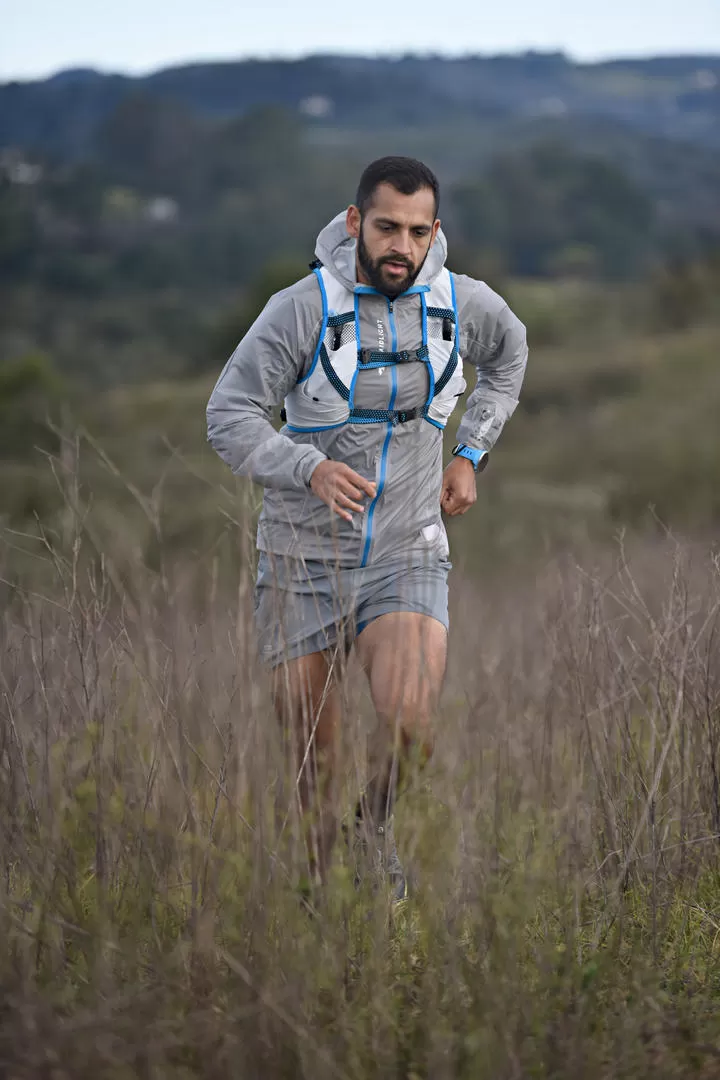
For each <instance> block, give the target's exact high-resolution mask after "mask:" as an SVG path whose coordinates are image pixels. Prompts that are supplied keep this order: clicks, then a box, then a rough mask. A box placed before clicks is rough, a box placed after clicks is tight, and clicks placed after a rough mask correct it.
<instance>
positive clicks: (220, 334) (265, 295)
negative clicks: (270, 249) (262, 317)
mask: <svg viewBox="0 0 720 1080" xmlns="http://www.w3.org/2000/svg"><path fill="white" fill-rule="evenodd" d="M309 273H310V269H309V267H308V264H307V263H305V264H303V263H301V262H300V261H299V260H297V259H294V258H286V259H277V260H275V261H273V262H271V263H268V265H267V266H266V267H265V269H264V270H263V271H262V273H261V274H260V276H259V277H258V278H257V280H256V281H255V282H254V283H253V284H252V286H251V287H250V288H249V289H248V291H247V292H246V294H245V296H244V297H243V300H242V302H241V303H240V304H238V305H237V306H233V307H232V308H231V309H230V310H229V311H227V312H226V313H225V314H224V315H223V316H222V317H221V318H220V320H219V321H218V323H217V325H216V326H215V327H214V328H213V329H212V331H211V333H210V336H209V340H208V347H207V351H206V354H205V356H204V357H203V358H202V359H201V360H199V361H198V363H197V364H196V368H197V369H201V368H211V369H213V370H214V369H217V370H218V371H219V370H220V368H221V367H222V366H223V364H224V363H225V361H226V360H227V359H228V357H229V356H230V355H231V354H232V353H233V352H234V350H235V348H236V347H237V345H238V342H239V341H241V339H242V338H243V337H244V336H245V334H246V333H247V331H248V330H249V329H250V327H251V326H252V324H253V323H254V322H255V319H257V317H258V315H259V314H260V312H261V311H262V310H263V308H264V307H265V305H266V304H267V302H268V300H269V299H270V297H271V296H274V295H275V293H277V292H280V291H281V290H282V289H287V288H288V286H290V285H292V284H294V282H296V281H299V280H300V279H301V278H303V277H305V276H306V274H309Z"/></svg>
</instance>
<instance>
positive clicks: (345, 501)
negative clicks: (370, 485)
mask: <svg viewBox="0 0 720 1080" xmlns="http://www.w3.org/2000/svg"><path fill="white" fill-rule="evenodd" d="M335 501H336V502H337V503H338V504H339V505H340V506H346V507H347V509H348V510H354V511H355V512H356V513H358V514H364V513H365V507H364V506H363V505H362V503H358V502H353V500H352V499H351V498H350V497H349V496H348V495H345V494H344V493H343V492H342V491H341V492H340V493H339V494H338V495H336V496H335Z"/></svg>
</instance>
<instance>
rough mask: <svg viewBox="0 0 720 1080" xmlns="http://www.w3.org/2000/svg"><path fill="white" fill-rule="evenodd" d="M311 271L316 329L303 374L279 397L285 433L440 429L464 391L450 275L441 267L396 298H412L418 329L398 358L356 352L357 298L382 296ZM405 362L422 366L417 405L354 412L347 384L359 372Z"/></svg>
mask: <svg viewBox="0 0 720 1080" xmlns="http://www.w3.org/2000/svg"><path fill="white" fill-rule="evenodd" d="M313 272H314V274H315V276H316V277H317V280H318V285H319V286H320V292H321V294H322V306H323V316H322V326H321V328H320V337H319V340H318V344H317V348H316V350H315V354H314V356H313V361H312V364H311V366H310V370H309V371H308V372H307V374H306V375H304V376H303V378H302V379H300V380H299V381H298V382H297V383H296V385H295V386H294V387H293V389H292V390H291V391H290V393H289V394H288V395H287V397H286V398H285V409H284V413H285V418H286V421H287V426H288V428H289V430H290V431H303V432H307V431H326V430H327V429H328V428H335V427H341V426H343V425H344V424H381V423H390V424H393V425H395V424H403V423H406V422H407V421H408V420H415V419H418V418H421V419H424V420H427V421H428V423H430V424H433V425H434V426H435V427H438V428H441V429H442V428H444V427H445V424H446V423H447V420H448V417H449V416H450V414H451V412H452V411H453V409H454V408H455V405H456V403H457V399H458V397H459V396H460V395H461V394H462V393H463V391H464V390H465V386H466V383H465V379H464V378H463V374H462V360H461V358H460V353H459V349H458V343H459V327H458V317H457V307H456V304H455V285H454V282H453V277H452V274H451V273H450V271H449V270H446V269H445V268H444V267H443V269H442V270H441V271H440V273H439V275H438V277H437V278H436V279H435V280H434V281H433V283H432V285H413V286H412V287H411V288H409V289H407V290H406V291H405V292H404V293H401V294H400V295H401V296H408V295H410V294H413V293H417V294H418V295H419V297H420V311H419V314H420V318H421V327H422V344H421V345H420V348H418V349H416V350H414V351H402V352H382V351H376V350H371V349H363V348H362V347H361V341H360V299H361V297H362V296H364V295H372V296H381V295H383V294H381V293H378V292H377V290H375V289H373V288H371V287H370V286H369V285H356V286H355V289H354V291H352V292H351V291H350V290H349V289H348V288H347V287H346V286H345V285H343V284H342V283H341V282H339V281H338V280H337V278H335V277H333V275H332V274H331V273H330V272H329V271H328V270H327V269H326V268H325V267H323V266H315V267H314V268H313ZM385 299H387V298H385ZM393 303H394V301H393ZM390 311H391V312H392V307H390ZM393 337H394V334H393ZM393 343H394V342H393ZM413 359H415V360H419V361H421V362H422V363H423V364H425V367H426V368H427V373H428V382H429V390H428V396H427V399H426V400H425V402H424V404H423V405H420V406H418V407H417V408H414V409H406V410H398V409H393V408H392V404H393V399H392V398H391V400H390V402H389V407H388V408H387V409H357V408H355V403H354V397H355V393H354V392H355V382H356V379H357V376H358V374H359V373H360V372H361V371H369V370H371V369H373V368H380V367H383V368H385V367H391V366H393V365H395V364H401V363H405V362H407V361H409V360H413Z"/></svg>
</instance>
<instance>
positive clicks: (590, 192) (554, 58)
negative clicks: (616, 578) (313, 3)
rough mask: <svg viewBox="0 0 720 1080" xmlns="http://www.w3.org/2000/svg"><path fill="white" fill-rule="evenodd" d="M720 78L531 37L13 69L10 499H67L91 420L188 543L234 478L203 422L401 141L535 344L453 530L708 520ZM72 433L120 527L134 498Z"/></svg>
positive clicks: (501, 531) (719, 227) (538, 543)
mask: <svg viewBox="0 0 720 1080" xmlns="http://www.w3.org/2000/svg"><path fill="white" fill-rule="evenodd" d="M719 86H720V59H718V58H708V57H704V58H693V57H686V58H676V59H675V60H646V61H637V62H625V63H619V62H618V63H605V64H596V65H580V64H575V63H573V62H571V61H570V60H568V59H567V58H566V57H564V56H563V55H561V54H557V55H555V54H549V55H541V54H532V53H531V54H527V55H525V56H517V57H505V58H502V57H499V58H494V59H493V58H485V59H480V58H475V59H473V58H468V59H458V60H447V59H440V58H432V57H428V58H425V59H420V58H413V57H406V58H404V59H400V60H395V61H393V60H371V59H365V60H363V59H358V58H354V59H352V58H350V59H348V58H345V59H342V60H341V59H338V58H332V57H324V58H321V57H316V58H309V59H306V60H302V61H292V62H291V61H285V62H280V61H278V62H275V61H273V62H270V61H268V62H259V61H246V62H242V63H237V64H205V65H194V66H188V67H185V68H177V69H172V70H168V71H165V72H159V73H157V74H155V75H152V76H148V77H146V78H140V79H129V78H124V77H121V76H103V75H99V74H97V73H95V72H90V71H73V72H65V73H62V74H61V75H59V76H56V77H54V78H52V79H48V80H45V81H42V82H35V83H22V84H21V83H8V84H5V85H2V86H0V290H1V292H0V458H1V460H2V473H3V483H2V486H1V488H0V521H2V522H4V523H5V524H6V525H10V526H11V527H12V528H18V527H20V526H22V527H23V528H24V527H26V526H27V524H28V523H29V522H32V520H33V519H34V518H37V517H40V518H42V519H44V520H52V519H53V515H54V514H55V513H56V512H58V511H59V508H60V506H61V503H62V499H61V496H60V492H59V489H58V485H57V484H56V483H55V481H54V479H53V476H52V471H51V469H50V468H49V467H48V463H47V454H48V453H54V452H56V451H57V450H58V447H59V446H60V433H61V432H64V433H65V434H66V435H67V434H69V433H70V432H72V431H75V430H76V429H77V428H78V427H81V428H83V429H84V430H86V431H87V433H88V435H89V437H90V438H91V440H92V441H93V442H95V441H97V445H99V446H100V447H101V449H103V450H104V452H106V453H107V454H108V455H110V457H111V458H112V461H113V466H114V468H116V469H117V470H118V471H119V472H121V473H122V475H123V476H124V477H126V478H127V479H128V480H129V481H130V482H131V483H132V484H133V485H136V486H137V488H138V490H139V491H142V492H147V491H151V490H154V489H155V486H156V485H157V483H158V481H159V478H160V477H162V478H163V484H164V487H163V493H164V496H165V509H164V511H163V513H164V514H165V515H166V517H167V519H168V520H167V528H168V529H169V531H170V533H172V534H173V535H177V537H178V543H180V544H181V545H182V544H184V545H189V546H190V547H192V545H193V544H197V543H208V542H212V535H210V534H209V533H208V529H209V525H208V520H209V517H210V518H212V517H213V513H211V511H214V510H217V495H213V494H211V492H212V490H213V485H215V484H217V483H219V482H222V483H223V484H225V485H226V486H227V485H230V487H232V481H231V478H230V477H229V475H228V474H227V473H226V471H225V470H224V467H223V466H222V465H221V464H220V463H219V462H218V461H216V460H215V459H214V457H213V455H212V453H211V452H210V451H209V450H208V448H207V447H206V445H205V432H204V406H205V402H206V399H207V396H208V394H209V392H210V389H211V387H212V384H213V381H214V379H215V378H216V376H217V374H218V373H219V371H220V370H221V368H222V366H223V364H224V363H225V361H226V359H227V357H228V355H229V354H230V352H231V351H232V350H233V348H234V347H235V345H236V344H237V342H238V340H239V339H240V338H241V337H242V335H243V333H244V332H245V330H246V329H247V327H248V326H249V325H250V323H251V322H252V320H253V319H254V317H255V316H256V315H257V313H258V312H259V310H260V309H261V308H262V306H263V304H264V303H265V301H266V299H267V298H268V296H269V295H271V294H272V293H273V292H274V291H276V290H277V289H279V288H282V287H284V286H285V285H287V284H289V283H290V282H292V281H293V280H296V279H297V278H298V277H299V276H301V275H302V274H304V273H306V272H307V263H308V261H309V260H310V259H311V258H312V256H313V248H314V240H315V236H316V234H317V232H318V231H319V229H320V228H321V227H322V226H323V225H324V224H325V222H326V221H327V220H329V219H330V217H331V216H333V215H334V214H335V213H337V212H338V210H340V209H341V208H343V207H344V206H345V205H347V203H348V202H349V201H351V199H352V197H353V192H354V188H355V184H356V181H357V177H358V175H359V173H360V171H361V169H362V167H363V166H364V164H366V163H367V161H368V160H370V159H371V158H373V157H374V156H377V155H379V154H381V153H386V152H397V153H409V154H415V155H417V156H420V157H422V158H423V159H424V160H426V161H427V162H428V163H429V164H430V165H431V166H432V167H433V168H434V169H435V170H436V171H437V173H438V175H439V177H440V180H441V184H442V189H443V204H442V210H441V213H442V218H443V225H444V228H445V230H446V232H447V235H448V238H449V243H450V251H451V260H450V262H451V266H452V268H453V269H456V270H458V271H465V272H468V273H471V274H473V275H475V276H477V277H480V278H483V279H485V280H487V281H488V282H489V283H490V284H491V285H493V286H494V287H496V288H497V289H498V290H499V291H501V292H502V293H503V295H505V296H506V297H507V299H508V300H509V302H510V303H511V305H512V306H513V307H514V308H515V310H516V311H517V312H518V314H519V315H520V316H521V318H523V320H524V321H525V322H526V323H527V326H528V334H529V341H530V345H531V350H532V357H531V363H530V367H529V371H528V377H527V382H526V386H525V390H524V395H523V399H522V405H521V409H520V411H519V413H518V415H517V417H516V418H515V419H514V420H513V422H512V424H511V425H510V427H509V429H508V431H507V433H506V435H505V436H504V439H503V442H502V451H501V452H500V453H498V455H497V456H496V458H495V461H494V464H493V468H492V469H491V470H490V471H489V472H488V473H487V474H486V475H485V477H484V478H483V482H482V503H481V512H479V513H476V514H474V515H472V519H471V521H470V522H463V523H462V524H460V525H457V526H455V523H454V527H455V532H456V540H455V544H456V550H457V551H458V553H459V554H460V555H461V557H464V556H465V555H472V554H473V552H474V551H475V550H476V549H477V548H478V547H481V548H484V549H485V550H489V551H491V552H492V554H493V555H495V556H499V555H505V554H510V555H512V554H513V553H515V552H517V553H519V554H520V555H521V556H522V557H525V556H526V554H527V552H528V551H538V550H539V551H545V550H547V549H548V547H553V546H554V545H556V544H557V543H566V542H571V543H574V542H576V541H578V540H584V539H585V538H588V537H589V538H591V539H593V538H597V537H603V536H605V537H606V536H608V535H610V534H612V533H613V532H615V531H617V529H618V528H619V527H622V526H625V525H631V526H633V527H637V528H642V527H646V526H649V527H650V528H653V529H655V528H657V527H658V521H661V522H663V523H664V524H667V525H669V526H671V527H673V528H676V529H680V530H682V531H687V532H695V533H697V532H699V533H701V534H702V535H707V534H708V533H709V532H711V531H712V530H714V529H715V528H716V526H717V523H718V520H719V519H720V494H719V492H720V435H719V434H718V430H719V429H718V424H717V416H718V406H720V374H719V373H718V364H717V359H718V353H719V351H720V350H719V346H720V318H719V316H720V302H719V301H718V294H719V292H720V201H719V200H718V198H717V193H718V191H720V90H719V89H718V87H719ZM81 456H82V457H83V460H84V461H85V464H84V466H83V467H84V469H85V473H84V474H83V483H87V484H88V485H91V486H92V490H93V504H94V509H93V513H94V514H96V515H97V516H98V517H99V518H100V519H102V517H103V514H104V515H105V518H106V519H107V522H106V527H107V531H108V533H109V535H110V536H112V533H113V529H114V527H115V526H114V524H113V523H114V522H115V521H116V514H117V512H118V506H119V505H122V500H123V499H124V498H125V499H127V502H128V508H129V507H130V506H134V507H135V509H136V510H137V509H138V505H137V500H133V498H132V497H131V496H130V495H129V494H128V492H127V490H126V488H124V487H123V486H122V485H121V484H120V483H119V481H118V480H117V477H116V476H115V477H114V474H113V473H112V470H109V469H108V467H107V465H106V464H104V463H103V462H102V460H101V457H99V456H98V454H97V451H93V452H92V453H91V454H89V455H88V454H84V455H81ZM86 459H87V460H86ZM173 485H174V486H173ZM193 485H194V486H195V487H193ZM190 491H195V498H188V493H189V492H190ZM254 509H256V506H254V508H253V509H252V510H251V513H253V512H254ZM128 512H130V510H129V509H128ZM140 517H141V518H142V514H141V515H140ZM143 520H144V519H143ZM108 523H109V524H108ZM146 524H147V522H146ZM225 524H226V523H225V522H223V526H222V527H223V528H224V527H225ZM210 533H212V530H210ZM154 542H155V541H154V540H152V538H150V539H148V543H150V544H152V543H154Z"/></svg>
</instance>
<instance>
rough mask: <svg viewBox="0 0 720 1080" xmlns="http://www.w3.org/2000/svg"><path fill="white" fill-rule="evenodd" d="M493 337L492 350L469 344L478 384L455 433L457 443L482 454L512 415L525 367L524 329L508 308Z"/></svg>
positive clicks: (475, 343) (495, 439)
mask: <svg viewBox="0 0 720 1080" xmlns="http://www.w3.org/2000/svg"><path fill="white" fill-rule="evenodd" d="M496 333H497V339H496V340H497V344H496V345H495V347H494V348H493V349H492V350H491V349H488V348H487V347H483V346H482V345H481V344H480V343H479V342H471V343H470V344H471V345H473V346H474V348H471V349H470V350H469V351H470V353H471V360H472V362H473V363H474V365H475V368H476V371H477V383H476V385H475V389H474V390H473V392H472V393H471V394H470V396H469V398H468V401H467V408H466V410H465V415H464V416H463V418H462V421H461V424H460V428H459V430H458V441H459V442H464V443H466V444H467V445H468V446H473V447H476V448H478V449H481V450H491V449H492V447H493V446H494V445H495V443H496V442H497V440H498V438H499V436H500V433H501V432H502V429H503V427H504V426H505V423H506V422H507V420H509V418H510V417H511V416H512V414H513V413H514V412H515V409H516V408H517V404H518V397H519V394H520V388H521V386H522V383H523V378H524V376H525V368H526V365H527V357H528V349H527V342H526V338H525V327H524V326H523V324H522V323H521V322H520V320H519V319H517V318H516V317H515V315H513V313H512V312H511V311H510V309H509V308H507V307H506V308H505V309H504V310H503V311H502V312H501V313H500V315H499V318H498V321H497V327H496Z"/></svg>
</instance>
